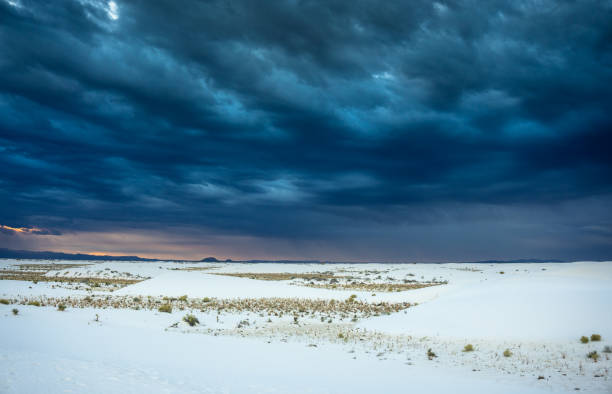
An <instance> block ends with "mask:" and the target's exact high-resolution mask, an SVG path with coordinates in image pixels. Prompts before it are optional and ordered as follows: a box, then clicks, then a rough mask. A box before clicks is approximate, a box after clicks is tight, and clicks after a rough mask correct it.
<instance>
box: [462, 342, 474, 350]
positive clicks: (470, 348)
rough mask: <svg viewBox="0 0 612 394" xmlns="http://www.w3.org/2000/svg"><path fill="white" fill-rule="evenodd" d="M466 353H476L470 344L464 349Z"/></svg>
mask: <svg viewBox="0 0 612 394" xmlns="http://www.w3.org/2000/svg"><path fill="white" fill-rule="evenodd" d="M463 351H464V352H473V351H474V346H473V345H472V344H471V343H468V344H467V345H465V347H464V348H463Z"/></svg>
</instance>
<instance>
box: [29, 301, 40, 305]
mask: <svg viewBox="0 0 612 394" xmlns="http://www.w3.org/2000/svg"><path fill="white" fill-rule="evenodd" d="M28 305H32V306H40V302H38V301H30V302H28Z"/></svg>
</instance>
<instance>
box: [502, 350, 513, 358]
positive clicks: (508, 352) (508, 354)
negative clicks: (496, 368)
mask: <svg viewBox="0 0 612 394" xmlns="http://www.w3.org/2000/svg"><path fill="white" fill-rule="evenodd" d="M503 354H504V357H510V356H512V352H511V351H510V349H506V350H504V353H503Z"/></svg>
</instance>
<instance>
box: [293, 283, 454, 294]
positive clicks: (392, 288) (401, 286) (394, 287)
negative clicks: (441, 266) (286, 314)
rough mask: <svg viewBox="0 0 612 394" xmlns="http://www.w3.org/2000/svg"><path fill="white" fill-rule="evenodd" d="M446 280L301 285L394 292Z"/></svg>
mask: <svg viewBox="0 0 612 394" xmlns="http://www.w3.org/2000/svg"><path fill="white" fill-rule="evenodd" d="M441 284H446V282H426V283H419V282H416V283H364V282H359V283H306V284H303V286H306V287H314V288H318V289H332V290H357V291H375V292H388V293H394V292H398V291H406V290H415V289H422V288H424V287H430V286H438V285H441Z"/></svg>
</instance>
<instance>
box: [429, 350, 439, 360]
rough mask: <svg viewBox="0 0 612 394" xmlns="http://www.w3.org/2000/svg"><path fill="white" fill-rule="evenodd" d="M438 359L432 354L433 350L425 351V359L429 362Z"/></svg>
mask: <svg viewBox="0 0 612 394" xmlns="http://www.w3.org/2000/svg"><path fill="white" fill-rule="evenodd" d="M436 357H438V356H437V355H436V353H434V352H433V350H431V348H429V349H427V358H428V359H430V360H433V359H434V358H436Z"/></svg>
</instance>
